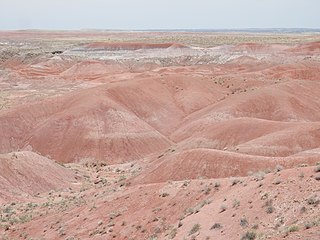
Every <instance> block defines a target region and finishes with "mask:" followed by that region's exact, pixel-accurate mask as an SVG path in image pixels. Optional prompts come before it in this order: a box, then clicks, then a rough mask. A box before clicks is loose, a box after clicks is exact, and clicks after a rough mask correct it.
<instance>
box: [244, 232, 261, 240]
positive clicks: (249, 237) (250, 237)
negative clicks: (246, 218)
mask: <svg viewBox="0 0 320 240" xmlns="http://www.w3.org/2000/svg"><path fill="white" fill-rule="evenodd" d="M256 237H257V234H256V232H253V231H248V232H246V233H245V234H244V235H243V236H242V238H241V240H254V239H256Z"/></svg>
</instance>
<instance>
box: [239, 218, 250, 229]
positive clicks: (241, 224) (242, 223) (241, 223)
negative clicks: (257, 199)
mask: <svg viewBox="0 0 320 240" xmlns="http://www.w3.org/2000/svg"><path fill="white" fill-rule="evenodd" d="M240 226H241V227H244V228H245V227H248V226H249V223H248V220H247V219H246V218H245V217H243V218H241V219H240Z"/></svg>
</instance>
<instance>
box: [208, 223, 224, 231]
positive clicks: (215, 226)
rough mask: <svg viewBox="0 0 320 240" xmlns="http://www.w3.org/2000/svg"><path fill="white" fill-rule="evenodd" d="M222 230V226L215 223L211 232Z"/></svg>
mask: <svg viewBox="0 0 320 240" xmlns="http://www.w3.org/2000/svg"><path fill="white" fill-rule="evenodd" d="M221 228H222V225H221V224H220V223H215V224H213V225H212V227H211V228H210V230H213V229H221Z"/></svg>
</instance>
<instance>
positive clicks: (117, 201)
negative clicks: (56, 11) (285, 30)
mask: <svg viewBox="0 0 320 240" xmlns="http://www.w3.org/2000/svg"><path fill="white" fill-rule="evenodd" d="M319 93H320V35H317V34H312V33H303V34H297V33H295V34H280V33H279V34H253V33H248V34H244V33H155V32H153V33H147V32H143V33H137V32H131V33H126V32H95V31H91V32H85V31H83V32H32V31H17V32H0V133H1V134H0V204H1V205H0V237H1V239H68V240H71V239H147V240H151V239H153V240H155V239H158V240H159V239H177V240H180V239H198V240H202V239H222V240H223V239H231V240H233V239H242V240H246V239H310V240H316V239H319V238H320V209H319V203H320V189H319V186H320V184H319V180H320V175H319V174H320V167H319V164H320V95H319Z"/></svg>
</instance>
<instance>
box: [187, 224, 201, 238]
mask: <svg viewBox="0 0 320 240" xmlns="http://www.w3.org/2000/svg"><path fill="white" fill-rule="evenodd" d="M199 231H200V224H198V223H196V224H194V225H193V227H192V228H191V230H190V232H189V236H190V235H192V234H195V233H196V232H199Z"/></svg>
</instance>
